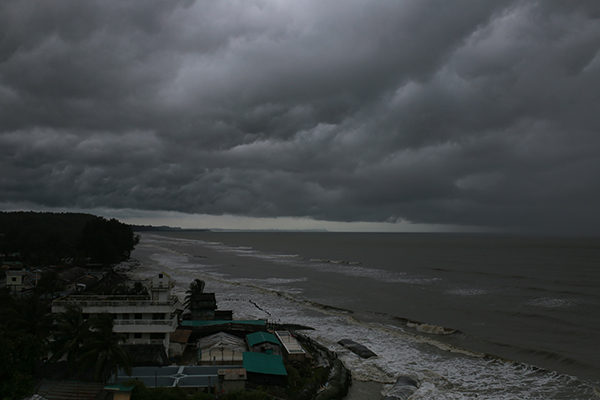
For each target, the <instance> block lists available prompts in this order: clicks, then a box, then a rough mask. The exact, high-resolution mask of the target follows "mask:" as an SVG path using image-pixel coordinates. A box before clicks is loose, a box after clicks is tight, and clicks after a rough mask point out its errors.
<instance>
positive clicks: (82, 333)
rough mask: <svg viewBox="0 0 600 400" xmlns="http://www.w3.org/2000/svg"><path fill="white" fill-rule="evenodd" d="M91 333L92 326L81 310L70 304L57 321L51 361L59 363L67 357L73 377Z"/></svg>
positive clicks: (51, 344) (53, 334)
mask: <svg viewBox="0 0 600 400" xmlns="http://www.w3.org/2000/svg"><path fill="white" fill-rule="evenodd" d="M91 333H92V332H91V331H90V324H89V323H88V322H87V321H86V320H85V319H84V318H83V313H82V312H81V308H80V307H79V306H78V305H76V304H68V305H67V306H66V308H65V311H64V312H62V313H60V314H58V315H57V316H56V319H55V324H54V326H53V329H52V337H53V339H54V340H53V341H52V342H51V343H50V349H51V350H52V353H53V354H52V357H50V361H58V360H60V359H61V358H62V357H63V356H65V355H66V356H67V364H68V366H69V376H71V374H72V373H73V368H74V367H75V364H76V362H77V358H78V355H79V351H80V348H81V346H82V345H83V343H84V342H85V340H86V338H88V337H89V336H90V334H91Z"/></svg>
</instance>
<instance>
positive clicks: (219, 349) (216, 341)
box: [197, 332, 247, 365]
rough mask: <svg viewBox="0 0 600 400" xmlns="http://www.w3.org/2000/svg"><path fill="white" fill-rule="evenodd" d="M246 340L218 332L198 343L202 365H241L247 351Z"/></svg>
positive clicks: (199, 361) (198, 355)
mask: <svg viewBox="0 0 600 400" xmlns="http://www.w3.org/2000/svg"><path fill="white" fill-rule="evenodd" d="M246 350H247V349H246V344H245V342H244V339H241V338H239V337H237V336H235V335H230V334H228V333H225V332H218V333H215V334H213V335H210V336H206V337H203V338H201V339H200V340H199V341H198V353H197V358H198V363H199V364H200V365H241V364H242V362H243V360H244V352H245V351H246Z"/></svg>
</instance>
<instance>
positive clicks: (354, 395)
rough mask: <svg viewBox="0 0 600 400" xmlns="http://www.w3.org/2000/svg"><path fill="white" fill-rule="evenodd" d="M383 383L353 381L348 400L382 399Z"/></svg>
mask: <svg viewBox="0 0 600 400" xmlns="http://www.w3.org/2000/svg"><path fill="white" fill-rule="evenodd" d="M382 389H383V385H382V384H381V383H376V382H363V381H357V380H355V381H353V382H352V386H350V390H348V395H347V396H346V397H344V398H345V399H346V400H375V399H380V398H381V397H382V396H381V390H382Z"/></svg>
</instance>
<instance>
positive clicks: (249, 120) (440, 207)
mask: <svg viewBox="0 0 600 400" xmlns="http://www.w3.org/2000/svg"><path fill="white" fill-rule="evenodd" d="M0 39H1V40H0V156H1V158H0V168H1V170H2V174H1V175H0V196H1V197H0V202H3V203H5V204H19V203H21V204H33V205H36V204H37V205H39V206H45V207H67V208H68V207H72V208H75V209H76V208H94V207H104V208H116V209H118V208H128V209H137V210H149V211H151V210H154V211H160V210H165V211H180V212H184V213H203V214H215V215H220V214H234V215H245V216H254V217H277V216H295V217H312V218H315V219H321V220H330V221H392V222H393V221H398V220H403V221H412V222H420V223H436V224H439V223H443V224H459V225H475V226H485V227H496V228H512V229H521V230H536V231H546V232H569V233H577V232H581V233H589V232H596V233H597V232H600V228H599V226H600V224H599V222H600V209H599V208H598V207H597V204H598V203H599V202H600V138H599V137H598V132H599V128H600V107H599V105H600V53H599V51H600V10H599V6H598V5H597V3H596V2H559V1H557V2H536V1H497V2H481V1H456V2H445V1H394V2H384V1H366V0H365V1H326V2H323V1H319V2H317V1H315V2H312V1H302V2H300V1H298V2H296V1H293V2H291V1H290V2H277V1H271V0H256V1H222V0H220V1H203V2H194V1H187V0H186V1H172V0H169V1H160V0H154V1H146V2H143V3H139V2H133V1H106V0H103V1H87V2H80V1H66V0H65V1H58V2H52V3H48V2H45V1H36V0H30V1H5V2H3V3H2V4H1V5H0Z"/></svg>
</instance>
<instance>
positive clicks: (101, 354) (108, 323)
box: [79, 314, 132, 381]
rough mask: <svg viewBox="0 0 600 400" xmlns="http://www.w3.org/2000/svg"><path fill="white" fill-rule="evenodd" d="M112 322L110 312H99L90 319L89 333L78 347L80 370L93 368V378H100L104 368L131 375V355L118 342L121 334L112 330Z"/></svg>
mask: <svg viewBox="0 0 600 400" xmlns="http://www.w3.org/2000/svg"><path fill="white" fill-rule="evenodd" d="M113 326H114V322H113V319H112V317H111V316H110V314H100V315H98V316H96V317H94V318H91V319H90V329H91V333H90V335H89V336H88V337H87V339H86V340H85V341H84V344H83V345H82V346H81V348H80V353H79V354H80V357H79V363H80V365H81V367H82V371H88V370H90V369H91V368H92V367H93V368H94V379H95V380H96V381H100V380H102V377H103V373H104V370H105V369H106V368H109V370H110V371H111V372H113V373H115V374H116V373H118V371H119V369H123V370H125V372H126V373H127V374H128V375H131V364H132V361H131V357H130V355H129V353H127V352H126V351H125V350H124V349H123V348H122V347H120V346H119V343H120V342H121V341H122V340H123V338H122V336H121V335H118V334H115V333H114V332H113Z"/></svg>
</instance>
